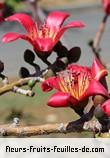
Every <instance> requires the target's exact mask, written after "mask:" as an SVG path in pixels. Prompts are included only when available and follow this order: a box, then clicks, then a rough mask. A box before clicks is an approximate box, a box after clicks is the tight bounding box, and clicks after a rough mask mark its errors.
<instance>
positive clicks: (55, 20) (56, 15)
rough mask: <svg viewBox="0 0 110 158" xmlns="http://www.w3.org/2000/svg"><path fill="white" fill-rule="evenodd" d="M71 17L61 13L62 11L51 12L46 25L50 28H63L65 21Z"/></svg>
mask: <svg viewBox="0 0 110 158" xmlns="http://www.w3.org/2000/svg"><path fill="white" fill-rule="evenodd" d="M69 16H70V15H69V14H68V13H66V12H60V11H55V12H51V13H50V14H49V15H48V17H47V19H46V25H47V26H49V27H55V26H56V28H59V27H61V25H62V24H63V22H64V21H65V19H66V18H67V17H69Z"/></svg>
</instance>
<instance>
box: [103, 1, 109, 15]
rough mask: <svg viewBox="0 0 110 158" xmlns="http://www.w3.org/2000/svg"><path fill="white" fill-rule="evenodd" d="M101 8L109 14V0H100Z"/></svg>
mask: <svg viewBox="0 0 110 158" xmlns="http://www.w3.org/2000/svg"><path fill="white" fill-rule="evenodd" d="M102 4H103V8H104V11H105V13H106V14H107V15H108V14H110V0H102Z"/></svg>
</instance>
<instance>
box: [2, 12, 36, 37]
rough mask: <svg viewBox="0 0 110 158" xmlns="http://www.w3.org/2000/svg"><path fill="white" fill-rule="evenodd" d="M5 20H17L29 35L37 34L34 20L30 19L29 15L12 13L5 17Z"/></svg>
mask: <svg viewBox="0 0 110 158" xmlns="http://www.w3.org/2000/svg"><path fill="white" fill-rule="evenodd" d="M5 20H6V21H18V22H19V23H20V24H22V25H23V26H24V28H25V29H26V31H27V32H28V33H29V34H30V36H33V38H34V37H36V36H37V28H36V24H35V23H34V21H33V20H32V19H31V17H30V16H28V15H26V14H20V13H18V14H14V15H12V16H10V17H8V18H6V19H5Z"/></svg>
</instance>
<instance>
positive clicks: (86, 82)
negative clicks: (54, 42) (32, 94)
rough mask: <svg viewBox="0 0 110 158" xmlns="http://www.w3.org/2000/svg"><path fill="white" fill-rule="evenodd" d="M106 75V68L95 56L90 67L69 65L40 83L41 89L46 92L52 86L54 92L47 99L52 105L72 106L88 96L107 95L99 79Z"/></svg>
mask: <svg viewBox="0 0 110 158" xmlns="http://www.w3.org/2000/svg"><path fill="white" fill-rule="evenodd" d="M105 75H107V70H106V69H105V68H104V67H103V65H102V64H101V63H100V62H99V60H98V59H97V58H96V59H95V60H94V62H93V64H92V67H91V68H89V67H83V66H78V65H73V64H71V65H69V66H68V67H67V69H66V70H65V71H62V72H60V73H59V74H58V75H57V76H56V77H51V78H49V79H47V80H45V81H44V82H43V83H42V90H43V91H45V92H48V91H50V90H52V89H53V88H55V89H57V90H58V92H56V93H55V94H54V95H53V96H52V97H51V98H50V99H49V101H48V105H49V106H52V107H67V106H69V105H72V106H73V107H74V106H76V105H78V103H79V102H81V101H83V100H85V99H86V98H88V97H89V96H95V95H97V94H98V95H103V96H105V97H109V95H108V92H107V90H106V89H105V88H104V87H103V85H102V84H101V83H100V81H99V80H100V79H101V78H102V77H104V76H105Z"/></svg>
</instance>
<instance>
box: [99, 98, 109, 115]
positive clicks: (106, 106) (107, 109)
mask: <svg viewBox="0 0 110 158" xmlns="http://www.w3.org/2000/svg"><path fill="white" fill-rule="evenodd" d="M101 108H102V110H103V111H104V112H105V113H106V114H107V116H109V117H110V99H108V100H107V101H106V102H104V103H103V104H102V105H101Z"/></svg>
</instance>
